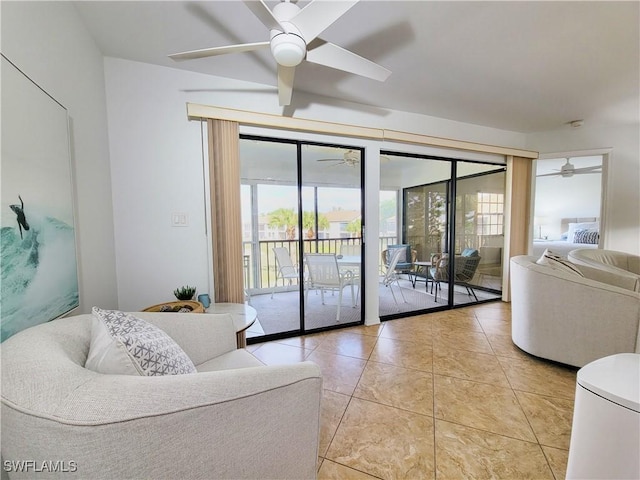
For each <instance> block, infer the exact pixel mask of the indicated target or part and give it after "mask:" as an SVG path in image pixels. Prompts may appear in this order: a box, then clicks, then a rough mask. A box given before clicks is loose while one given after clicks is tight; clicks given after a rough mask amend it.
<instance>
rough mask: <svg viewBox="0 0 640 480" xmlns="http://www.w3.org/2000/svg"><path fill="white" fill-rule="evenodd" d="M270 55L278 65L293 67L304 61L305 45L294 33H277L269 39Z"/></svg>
mask: <svg viewBox="0 0 640 480" xmlns="http://www.w3.org/2000/svg"><path fill="white" fill-rule="evenodd" d="M271 53H272V54H273V58H275V59H276V62H278V64H279V65H282V66H283V67H295V66H297V65H300V64H301V63H302V60H304V57H305V55H306V53H307V45H306V44H305V43H304V40H303V39H302V38H301V37H299V36H298V35H296V34H295V33H282V32H277V33H276V35H275V36H274V37H273V38H272V39H271Z"/></svg>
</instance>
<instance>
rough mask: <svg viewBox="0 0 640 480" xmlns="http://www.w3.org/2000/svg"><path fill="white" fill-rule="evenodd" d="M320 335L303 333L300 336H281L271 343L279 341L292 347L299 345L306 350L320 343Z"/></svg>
mask: <svg viewBox="0 0 640 480" xmlns="http://www.w3.org/2000/svg"><path fill="white" fill-rule="evenodd" d="M321 341H322V336H320V335H303V336H301V337H291V338H282V339H280V340H274V341H273V343H281V344H283V345H290V346H292V347H300V348H304V349H306V350H314V349H315V348H317V346H318V345H320V342H321Z"/></svg>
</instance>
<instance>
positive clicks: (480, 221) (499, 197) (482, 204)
mask: <svg viewBox="0 0 640 480" xmlns="http://www.w3.org/2000/svg"><path fill="white" fill-rule="evenodd" d="M477 201H478V213H477V218H476V228H477V230H476V232H477V234H478V235H502V234H503V232H504V194H502V193H478V200H477Z"/></svg>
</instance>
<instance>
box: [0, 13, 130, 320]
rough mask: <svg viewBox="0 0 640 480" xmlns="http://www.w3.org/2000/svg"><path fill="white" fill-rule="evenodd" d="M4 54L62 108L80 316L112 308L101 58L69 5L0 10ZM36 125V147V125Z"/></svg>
mask: <svg viewBox="0 0 640 480" xmlns="http://www.w3.org/2000/svg"><path fill="white" fill-rule="evenodd" d="M0 6H1V15H2V18H1V21H2V53H3V54H4V55H5V56H6V57H7V58H8V59H9V60H11V61H12V62H13V63H14V64H16V65H17V66H18V67H19V68H20V69H21V70H22V71H23V72H25V73H26V74H27V75H28V76H29V77H30V78H31V79H33V80H34V81H35V82H36V83H37V84H38V85H40V86H41V87H42V88H43V89H44V90H45V91H47V93H49V94H50V95H52V96H53V97H54V98H55V99H56V100H57V101H58V102H60V103H61V104H62V105H64V106H65V107H66V108H67V110H68V112H69V117H70V124H71V156H72V163H73V169H74V175H75V193H76V198H77V202H76V203H77V204H76V219H77V224H76V227H77V234H78V247H79V248H78V250H79V269H80V284H79V288H80V309H79V310H80V311H81V312H88V311H90V309H91V307H92V306H93V305H99V306H102V307H105V308H116V307H117V306H118V299H117V290H116V270H115V249H114V232H113V210H112V204H111V173H110V165H109V147H108V140H107V117H106V101H105V90H104V70H103V61H102V54H101V53H100V51H99V50H98V49H97V47H96V45H95V44H94V42H93V40H92V38H91V37H90V36H89V35H88V33H87V31H86V29H85V28H84V25H83V24H82V22H81V21H80V18H79V16H78V15H77V12H76V10H75V8H74V7H73V5H72V4H71V3H67V2H1V3H0ZM33 121H34V137H33V138H34V141H37V138H38V136H37V131H38V122H37V118H34V119H33Z"/></svg>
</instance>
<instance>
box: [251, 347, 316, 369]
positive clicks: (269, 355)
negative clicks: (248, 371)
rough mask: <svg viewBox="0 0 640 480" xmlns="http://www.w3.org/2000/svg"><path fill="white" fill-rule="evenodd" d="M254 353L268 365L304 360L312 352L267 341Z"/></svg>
mask: <svg viewBox="0 0 640 480" xmlns="http://www.w3.org/2000/svg"><path fill="white" fill-rule="evenodd" d="M252 353H253V355H255V356H256V357H257V358H258V359H260V361H262V362H263V363H265V364H267V365H284V364H289V363H299V362H303V361H304V360H305V358H306V357H307V356H308V355H309V353H310V352H309V351H308V350H305V349H304V348H299V347H292V346H290V345H283V344H280V343H265V344H264V345H262V346H261V347H260V348H258V349H256V350H255V351H253V352H252Z"/></svg>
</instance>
